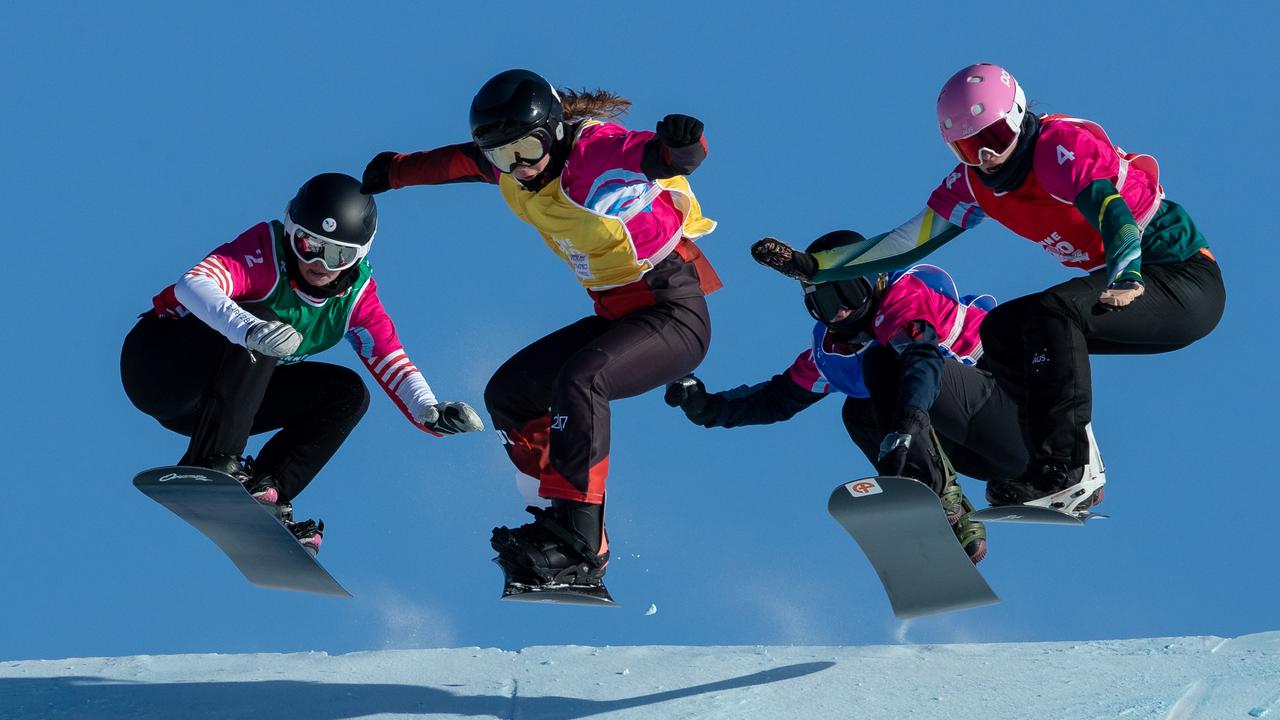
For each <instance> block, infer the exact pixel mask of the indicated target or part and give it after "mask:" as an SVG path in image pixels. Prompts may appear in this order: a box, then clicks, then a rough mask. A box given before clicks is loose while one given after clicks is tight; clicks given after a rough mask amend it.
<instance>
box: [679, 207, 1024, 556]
mask: <svg viewBox="0 0 1280 720" xmlns="http://www.w3.org/2000/svg"><path fill="white" fill-rule="evenodd" d="M862 239H863V238H862V236H861V235H859V234H858V233H855V232H852V231H848V230H839V231H835V232H831V233H828V234H826V235H823V236H822V237H820V238H818V239H817V240H816V241H814V242H813V243H812V244H810V245H809V247H808V248H807V249H806V252H809V253H819V252H822V251H825V250H829V249H831V248H833V247H843V246H846V245H849V244H851V243H855V242H859V241H861V240H862ZM801 284H802V286H803V288H804V303H805V307H806V308H807V309H808V311H809V314H810V315H811V316H812V317H813V318H814V320H816V321H817V322H816V324H815V325H814V327H813V333H812V335H813V341H812V345H811V347H810V348H808V349H806V350H805V351H804V352H802V353H800V355H799V357H797V358H796V360H795V362H793V363H792V364H791V366H790V367H789V368H787V370H786V371H784V372H782V373H780V374H778V375H775V376H773V378H771V379H770V380H769V381H768V382H765V383H760V384H758V385H753V386H750V387H747V386H742V387H738V388H734V389H732V390H728V391H724V392H718V393H708V392H706V389H705V387H704V386H703V383H702V381H701V380H699V379H698V378H696V377H693V376H690V377H687V378H684V379H682V380H680V381H678V382H676V383H672V384H671V385H670V386H668V388H667V393H666V400H667V403H668V404H670V405H672V406H679V407H680V408H682V409H683V410H684V413H685V415H686V416H687V417H688V418H689V419H690V420H691V421H693V422H694V423H696V424H699V425H702V426H703V427H737V426H740V425H763V424H768V423H773V422H779V421H783V420H787V419H789V418H791V417H792V416H794V415H795V414H796V413H798V412H800V411H801V410H804V409H805V408H808V407H809V406H811V405H813V404H814V403H816V402H818V401H819V400H821V399H822V398H824V397H827V395H828V394H830V393H831V392H832V391H833V390H834V391H837V392H840V393H843V394H844V395H845V400H844V407H843V410H842V416H843V419H844V425H845V429H846V430H847V431H848V433H849V437H850V438H851V439H852V440H853V441H854V443H855V444H856V445H857V446H858V448H859V449H861V450H862V452H863V454H865V455H866V456H867V459H868V460H870V461H871V463H872V464H873V465H874V466H875V467H876V471H877V473H879V474H880V475H886V476H887V475H905V476H907V477H911V478H915V479H917V480H919V481H921V482H923V483H924V484H926V485H928V486H929V487H931V488H932V489H933V491H934V492H935V493H937V494H938V495H939V496H940V497H941V498H942V503H943V506H944V509H945V510H946V511H947V516H948V519H949V520H951V522H952V523H953V530H954V531H955V533H956V536H957V538H959V540H960V543H961V545H962V546H964V547H965V550H966V552H968V553H969V557H970V558H971V559H972V560H973V561H974V562H975V563H976V562H978V561H979V560H981V559H982V558H983V556H984V555H985V554H986V531H985V529H984V528H983V526H982V523H980V522H977V521H974V520H971V519H969V518H968V513H970V512H972V510H973V507H972V505H970V504H969V502H968V500H967V499H965V498H964V495H963V493H962V491H961V488H960V485H959V483H958V482H956V477H955V471H954V470H953V469H952V465H953V464H954V468H955V470H958V471H959V472H961V473H963V474H964V475H968V476H969V477H973V478H975V479H978V480H983V481H987V482H992V481H998V480H1001V479H1007V478H1011V477H1015V476H1016V475H1017V474H1018V473H1019V472H1021V470H1022V468H1023V467H1024V466H1025V465H1026V462H1027V456H1026V453H1025V450H1024V448H1023V444H1022V442H1021V437H1020V434H1019V433H1020V431H1019V428H1018V410H1017V406H1016V404H1015V403H1014V402H1013V400H1012V398H1010V397H1009V396H1008V395H1007V394H1006V393H1005V392H1004V391H1003V390H1001V388H1000V387H998V386H997V385H996V383H995V381H994V379H993V378H992V377H991V375H990V374H989V373H987V372H985V371H983V370H981V369H979V367H980V363H981V358H982V343H981V340H980V338H979V328H980V327H981V325H982V322H983V318H984V317H985V316H986V314H987V312H988V311H989V310H990V309H991V308H992V307H993V306H994V305H995V300H994V298H992V297H991V296H990V295H979V296H965V297H961V296H960V295H959V293H958V292H957V291H956V287H955V283H954V282H953V281H952V279H951V277H950V275H948V274H947V273H946V272H945V271H943V270H942V269H941V268H938V267H935V266H932V265H916V266H914V267H911V268H909V269H907V270H906V271H903V272H897V273H893V274H892V275H886V274H881V275H878V276H876V277H874V278H862V277H859V278H854V279H851V280H838V281H833V282H827V283H817V284H813V283H808V282H802V283H801ZM975 365H978V366H979V367H975Z"/></svg>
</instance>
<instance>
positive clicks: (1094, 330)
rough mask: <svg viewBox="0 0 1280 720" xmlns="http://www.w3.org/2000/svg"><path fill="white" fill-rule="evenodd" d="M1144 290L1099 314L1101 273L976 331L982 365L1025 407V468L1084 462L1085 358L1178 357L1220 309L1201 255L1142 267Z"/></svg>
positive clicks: (1005, 311)
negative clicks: (1028, 463) (1175, 353)
mask: <svg viewBox="0 0 1280 720" xmlns="http://www.w3.org/2000/svg"><path fill="white" fill-rule="evenodd" d="M1142 277H1143V280H1144V282H1145V284H1146V290H1145V292H1144V293H1143V295H1142V296H1141V297H1139V298H1138V299H1137V300H1135V301H1133V302H1132V303H1131V304H1130V305H1128V306H1126V307H1123V308H1117V309H1104V308H1103V306H1102V305H1101V304H1100V303H1099V302H1098V295H1099V294H1100V293H1101V292H1102V291H1103V290H1104V289H1106V286H1107V274H1106V270H1098V271H1095V272H1093V273H1090V274H1089V275H1087V276H1085V277H1080V278H1075V279H1072V280H1068V281H1067V282H1064V283H1062V284H1060V285H1055V286H1053V287H1051V288H1049V289H1048V290H1044V291H1042V292H1038V293H1035V294H1033V295H1028V296H1026V297H1021V298H1017V299H1015V300H1011V301H1009V302H1006V303H1002V304H1001V305H998V306H997V307H996V308H995V309H994V310H992V311H991V312H990V313H988V314H987V316H986V318H985V319H984V320H983V323H982V347H983V351H984V353H985V354H984V356H983V360H984V362H985V364H986V365H987V366H988V367H989V368H990V369H991V370H992V372H993V373H994V374H995V377H996V379H997V380H998V381H999V382H1000V384H1001V386H1002V387H1003V388H1004V389H1005V390H1006V391H1007V392H1008V393H1009V394H1010V395H1012V396H1013V397H1014V398H1015V399H1016V400H1017V401H1018V402H1024V403H1025V407H1024V408H1023V410H1024V414H1025V419H1024V423H1023V427H1024V429H1025V433H1026V436H1025V440H1026V444H1027V449H1028V452H1029V458H1028V459H1029V460H1031V461H1034V462H1035V463H1036V464H1037V465H1040V464H1047V463H1056V464H1062V465H1065V466H1066V467H1069V468H1070V467H1080V466H1082V465H1084V464H1086V463H1087V462H1088V459H1089V448H1088V441H1087V439H1086V436H1085V425H1086V424H1088V423H1089V421H1090V419H1091V418H1092V415H1093V388H1092V383H1091V378H1090V372H1089V355H1143V354H1151V353H1163V352H1169V351H1171V350H1177V349H1179V348H1183V347H1186V346H1187V345H1190V344H1191V343H1193V342H1195V341H1196V340H1199V339H1200V338H1202V337H1204V336H1206V335H1208V334H1209V332H1210V331H1212V330H1213V328H1214V327H1215V326H1217V324H1218V321H1219V320H1220V319H1221V318H1222V312H1223V309H1224V307H1225V305H1226V289H1225V288H1224V286H1223V282H1222V273H1221V271H1220V270H1219V269H1218V264H1217V263H1216V262H1215V261H1214V260H1213V259H1212V256H1210V255H1209V254H1208V253H1207V252H1205V251H1202V252H1201V253H1198V254H1196V255H1194V256H1192V257H1191V259H1189V260H1184V261H1182V262H1176V263H1170V264H1162V265H1144V266H1143V267H1142Z"/></svg>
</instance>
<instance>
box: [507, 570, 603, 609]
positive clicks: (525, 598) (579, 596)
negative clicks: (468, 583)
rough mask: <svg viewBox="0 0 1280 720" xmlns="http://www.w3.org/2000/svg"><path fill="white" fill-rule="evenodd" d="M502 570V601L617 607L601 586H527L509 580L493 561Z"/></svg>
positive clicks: (508, 576)
mask: <svg viewBox="0 0 1280 720" xmlns="http://www.w3.org/2000/svg"><path fill="white" fill-rule="evenodd" d="M493 561H494V562H495V563H497V565H498V567H500V568H502V577H503V581H504V584H503V587H502V599H503V600H512V601H515V602H535V603H551V604H556V605H596V606H600V607H615V608H616V607H618V603H616V602H614V600H613V596H612V595H610V594H609V590H608V588H606V587H605V586H604V585H603V584H601V585H527V584H525V583H521V582H516V581H514V580H512V579H511V577H510V575H508V573H507V569H506V568H503V567H502V563H501V562H498V559H497V558H494V560H493Z"/></svg>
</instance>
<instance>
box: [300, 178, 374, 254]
mask: <svg viewBox="0 0 1280 720" xmlns="http://www.w3.org/2000/svg"><path fill="white" fill-rule="evenodd" d="M284 212H285V233H286V235H287V236H288V237H289V239H290V245H292V246H293V251H294V252H295V253H296V254H297V255H298V257H300V258H302V259H303V260H304V261H307V262H314V261H316V260H323V261H324V263H325V266H326V267H328V268H329V269H330V270H339V269H343V268H346V267H350V266H351V265H354V264H355V263H356V262H358V261H359V260H360V259H361V258H363V257H364V256H365V255H367V254H368V253H369V246H370V245H372V244H373V236H374V234H375V233H377V232H378V206H377V205H375V204H374V202H373V196H372V195H364V194H362V193H361V192H360V181H359V180H357V179H355V178H353V177H351V176H350V175H344V174H342V173H325V174H323V175H317V176H315V177H313V178H311V179H310V180H308V181H306V182H305V183H303V184H302V187H300V188H298V194H297V195H294V196H293V199H292V200H290V201H289V205H288V207H286V208H285V211H284Z"/></svg>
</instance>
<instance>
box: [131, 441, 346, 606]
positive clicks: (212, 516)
mask: <svg viewBox="0 0 1280 720" xmlns="http://www.w3.org/2000/svg"><path fill="white" fill-rule="evenodd" d="M133 484H134V486H135V487H137V488H138V490H140V491H141V492H142V493H143V494H144V495H146V496H147V497H149V498H151V499H152V500H155V501H156V502H158V503H160V504H161V505H163V506H165V507H166V508H168V509H169V510H170V511H171V512H173V514H174V515H177V516H178V517H180V518H182V519H183V520H185V521H186V522H187V523H188V524H190V525H191V526H192V527H194V528H195V529H196V530H199V531H200V532H201V533H203V534H204V536H205V537H207V538H209V539H210V540H212V541H213V542H214V544H215V545H217V546H218V549H220V550H222V552H223V553H225V554H226V556H227V557H228V558H229V559H230V560H231V562H233V563H235V566H236V568H237V569H239V570H240V572H241V574H243V575H244V577H245V579H247V580H248V581H249V582H251V583H253V584H254V585H257V586H259V587H268V588H275V589H277V590H293V591H297V592H308V593H316V594H320V595H333V596H337V597H351V593H349V592H347V590H346V588H344V587H342V585H340V584H338V581H337V580H334V579H333V576H332V575H330V574H329V572H328V571H327V570H325V569H324V567H323V566H322V565H320V563H319V562H318V561H317V560H316V557H315V556H314V555H312V554H311V552H310V551H308V550H307V549H306V548H304V547H303V546H302V543H299V542H298V540H297V538H295V537H294V536H293V533H291V532H289V529H288V528H286V527H285V526H284V524H283V523H281V522H280V521H279V520H278V519H276V516H275V515H274V514H272V512H271V511H270V510H269V509H267V508H266V507H265V506H263V505H262V504H261V503H259V502H258V501H257V500H254V499H253V496H252V495H250V494H249V491H248V490H245V488H244V486H243V485H241V484H240V481H238V480H236V479H235V478H233V477H231V476H230V475H227V474H225V473H220V472H217V471H215V470H210V469H208V468H202V467H191V466H184V465H174V466H165V467H158V468H152V469H150V470H144V471H142V472H140V473H138V474H137V476H135V477H134V478H133Z"/></svg>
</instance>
